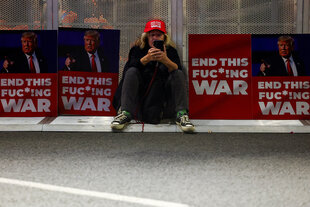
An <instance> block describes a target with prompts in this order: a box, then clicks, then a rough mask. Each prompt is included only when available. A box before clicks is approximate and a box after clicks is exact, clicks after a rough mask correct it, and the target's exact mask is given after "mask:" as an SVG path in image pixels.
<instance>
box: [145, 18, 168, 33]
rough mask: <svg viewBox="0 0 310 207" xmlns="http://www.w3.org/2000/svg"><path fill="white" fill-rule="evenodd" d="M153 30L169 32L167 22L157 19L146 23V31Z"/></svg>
mask: <svg viewBox="0 0 310 207" xmlns="http://www.w3.org/2000/svg"><path fill="white" fill-rule="evenodd" d="M152 30H159V31H162V32H163V33H165V34H167V32H166V25H165V22H163V21H161V20H157V19H156V20H151V21H148V22H147V23H146V25H145V29H144V32H149V31H152Z"/></svg>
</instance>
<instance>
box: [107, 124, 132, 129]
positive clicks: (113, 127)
mask: <svg viewBox="0 0 310 207" xmlns="http://www.w3.org/2000/svg"><path fill="white" fill-rule="evenodd" d="M126 125H128V123H127V124H111V128H112V129H114V130H122V129H124V128H125V126H126Z"/></svg>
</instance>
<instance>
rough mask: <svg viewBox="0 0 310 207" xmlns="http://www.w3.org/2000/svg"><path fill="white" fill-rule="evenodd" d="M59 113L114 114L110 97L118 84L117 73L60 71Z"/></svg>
mask: <svg viewBox="0 0 310 207" xmlns="http://www.w3.org/2000/svg"><path fill="white" fill-rule="evenodd" d="M58 74H59V92H58V94H59V98H58V99H59V113H60V114H72V115H94V116H114V115H115V114H116V112H115V110H114V108H113V106H112V99H113V95H114V93H115V91H116V88H117V85H118V74H117V73H86V72H71V71H60V72H59V73H58Z"/></svg>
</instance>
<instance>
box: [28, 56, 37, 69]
mask: <svg viewBox="0 0 310 207" xmlns="http://www.w3.org/2000/svg"><path fill="white" fill-rule="evenodd" d="M32 59H33V57H32V55H30V58H29V65H30V73H36V68H35V67H34V64H33V60H32Z"/></svg>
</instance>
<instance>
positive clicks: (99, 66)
mask: <svg viewBox="0 0 310 207" xmlns="http://www.w3.org/2000/svg"><path fill="white" fill-rule="evenodd" d="M87 54H88V57H89V62H90V66H92V65H91V62H92V61H91V60H92V55H93V54H91V53H88V52H87ZM94 55H95V62H96V66H97V72H102V71H101V64H100V60H99V55H98V52H97V51H96V52H95V53H94Z"/></svg>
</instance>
